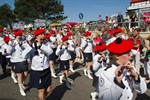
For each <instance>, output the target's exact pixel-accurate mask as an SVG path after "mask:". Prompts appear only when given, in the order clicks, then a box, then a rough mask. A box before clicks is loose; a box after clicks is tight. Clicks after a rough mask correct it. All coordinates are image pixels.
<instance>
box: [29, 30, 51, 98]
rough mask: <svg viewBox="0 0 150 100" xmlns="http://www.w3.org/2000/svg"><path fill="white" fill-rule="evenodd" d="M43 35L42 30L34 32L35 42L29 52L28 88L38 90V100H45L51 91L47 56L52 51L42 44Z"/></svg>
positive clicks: (43, 31)
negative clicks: (29, 71)
mask: <svg viewBox="0 0 150 100" xmlns="http://www.w3.org/2000/svg"><path fill="white" fill-rule="evenodd" d="M44 33H45V30H44V29H38V30H36V31H35V32H34V35H35V40H34V42H33V49H32V51H31V54H32V56H31V59H32V60H31V61H32V63H31V73H30V87H34V88H37V89H38V97H39V100H45V96H46V95H47V94H48V93H50V91H51V72H50V67H49V55H50V54H52V53H53V51H52V49H51V48H50V46H49V45H48V44H46V43H44V42H43V39H44Z"/></svg>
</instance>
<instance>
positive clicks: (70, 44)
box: [67, 32, 76, 73]
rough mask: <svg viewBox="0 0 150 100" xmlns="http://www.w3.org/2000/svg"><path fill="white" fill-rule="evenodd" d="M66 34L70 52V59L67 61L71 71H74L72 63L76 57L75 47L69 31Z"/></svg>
mask: <svg viewBox="0 0 150 100" xmlns="http://www.w3.org/2000/svg"><path fill="white" fill-rule="evenodd" d="M67 35H68V50H69V52H70V55H71V59H70V61H69V65H70V66H69V70H70V71H71V72H73V73H74V72H75V71H74V69H73V64H74V60H75V58H76V54H75V48H76V44H75V41H74V40H73V39H72V38H73V37H72V33H71V32H68V33H67Z"/></svg>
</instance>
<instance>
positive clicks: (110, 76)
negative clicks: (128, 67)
mask: <svg viewBox="0 0 150 100" xmlns="http://www.w3.org/2000/svg"><path fill="white" fill-rule="evenodd" d="M116 68H117V66H116V65H112V67H111V68H108V69H107V70H104V71H102V72H101V73H99V99H100V100H127V99H128V100H132V98H133V93H132V89H133V88H134V89H135V90H136V91H137V92H139V93H144V92H145V91H146V90H147V86H146V83H145V80H144V78H142V77H139V78H140V82H135V81H134V80H133V79H132V80H129V78H127V76H124V77H123V79H122V82H123V84H124V86H125V88H121V87H120V86H119V85H117V84H116V83H115V82H114V78H115V73H114V72H115V70H116Z"/></svg>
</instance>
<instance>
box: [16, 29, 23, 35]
mask: <svg viewBox="0 0 150 100" xmlns="http://www.w3.org/2000/svg"><path fill="white" fill-rule="evenodd" d="M22 33H23V31H22V30H16V31H14V35H15V36H19V35H22Z"/></svg>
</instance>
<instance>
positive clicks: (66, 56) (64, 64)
mask: <svg viewBox="0 0 150 100" xmlns="http://www.w3.org/2000/svg"><path fill="white" fill-rule="evenodd" d="M67 40H68V36H67V35H66V36H63V37H62V41H63V42H62V44H60V45H59V46H58V47H57V50H56V55H58V56H59V57H60V70H63V71H64V72H63V75H61V76H60V83H63V78H65V83H66V87H67V88H68V89H71V84H70V82H69V78H68V74H69V60H70V59H71V55H70V52H69V50H68V42H67Z"/></svg>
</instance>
